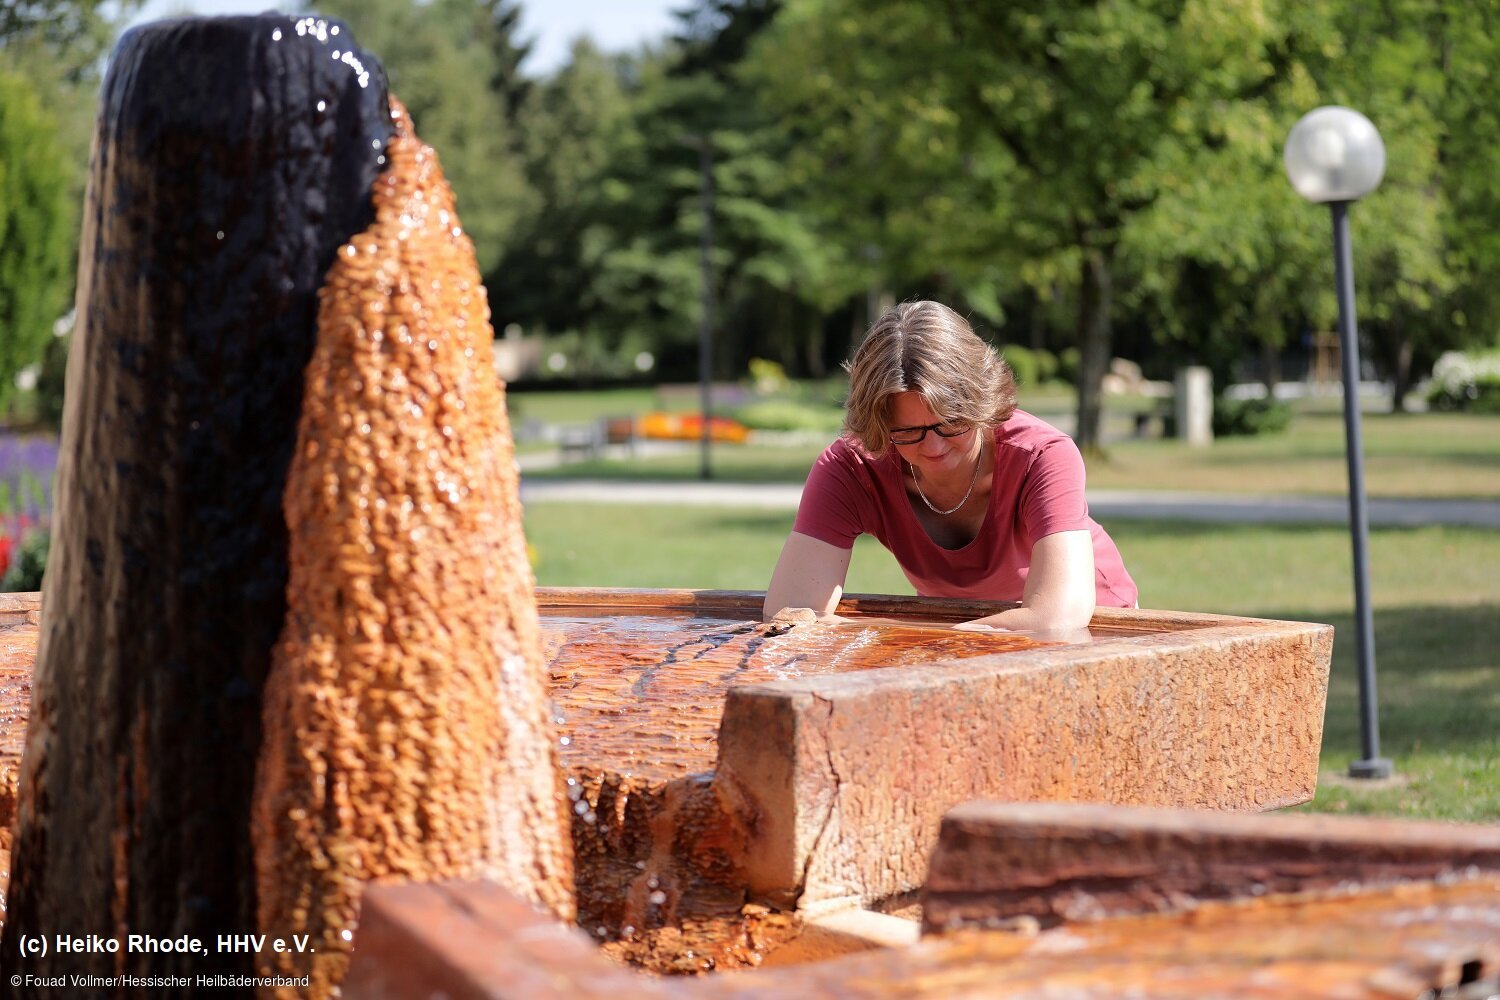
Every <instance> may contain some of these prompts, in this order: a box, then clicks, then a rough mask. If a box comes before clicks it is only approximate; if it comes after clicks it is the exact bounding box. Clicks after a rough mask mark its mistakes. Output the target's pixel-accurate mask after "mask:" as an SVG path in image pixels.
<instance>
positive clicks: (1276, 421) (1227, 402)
mask: <svg viewBox="0 0 1500 1000" xmlns="http://www.w3.org/2000/svg"><path fill="white" fill-rule="evenodd" d="M1291 422H1292V408H1291V407H1290V406H1288V405H1287V404H1286V403H1283V402H1281V401H1280V400H1276V399H1227V398H1225V397H1223V396H1215V397H1214V411H1213V417H1212V423H1213V431H1214V436H1215V437H1244V436H1250V437H1253V436H1255V435H1256V434H1275V433H1279V432H1281V431H1284V430H1286V428H1287V424H1289V423H1291Z"/></svg>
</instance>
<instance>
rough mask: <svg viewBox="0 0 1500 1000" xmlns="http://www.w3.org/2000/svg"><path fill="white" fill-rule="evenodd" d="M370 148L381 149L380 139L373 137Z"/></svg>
mask: <svg viewBox="0 0 1500 1000" xmlns="http://www.w3.org/2000/svg"><path fill="white" fill-rule="evenodd" d="M370 148H371V149H379V148H380V140H379V139H371V140H370Z"/></svg>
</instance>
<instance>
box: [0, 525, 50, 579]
mask: <svg viewBox="0 0 1500 1000" xmlns="http://www.w3.org/2000/svg"><path fill="white" fill-rule="evenodd" d="M51 546H52V533H51V532H50V531H48V530H47V529H45V528H43V529H39V530H36V531H32V532H29V533H27V534H26V536H25V537H24V538H22V539H21V544H20V545H18V546H16V548H15V549H14V550H13V551H12V552H11V554H10V566H9V567H8V568H7V569H6V570H5V575H4V576H3V577H0V592H3V593H28V592H31V591H36V590H41V589H42V576H43V574H44V573H46V571H47V553H48V551H49V550H50V548H51Z"/></svg>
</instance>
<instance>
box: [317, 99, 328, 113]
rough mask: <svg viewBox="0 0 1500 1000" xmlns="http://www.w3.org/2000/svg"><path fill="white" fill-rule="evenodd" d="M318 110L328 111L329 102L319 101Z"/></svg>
mask: <svg viewBox="0 0 1500 1000" xmlns="http://www.w3.org/2000/svg"><path fill="white" fill-rule="evenodd" d="M318 110H319V111H326V110H328V102H327V101H319V102H318Z"/></svg>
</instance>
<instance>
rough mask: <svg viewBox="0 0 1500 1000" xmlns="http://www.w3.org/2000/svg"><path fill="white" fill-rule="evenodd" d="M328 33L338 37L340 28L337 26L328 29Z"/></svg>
mask: <svg viewBox="0 0 1500 1000" xmlns="http://www.w3.org/2000/svg"><path fill="white" fill-rule="evenodd" d="M328 33H329V34H330V35H337V34H338V33H339V26H338V25H336V24H335V25H334V26H333V27H331V28H329V29H328Z"/></svg>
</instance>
